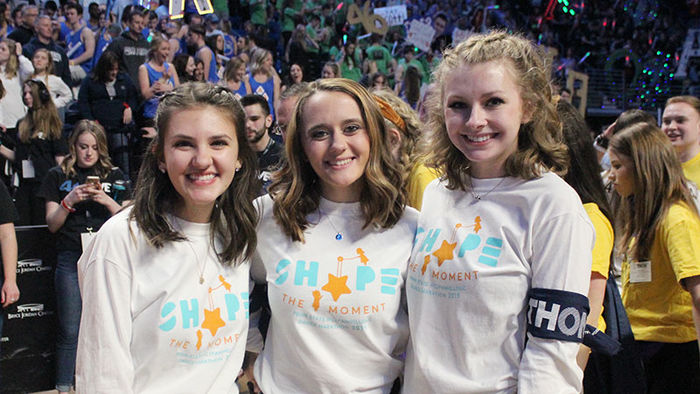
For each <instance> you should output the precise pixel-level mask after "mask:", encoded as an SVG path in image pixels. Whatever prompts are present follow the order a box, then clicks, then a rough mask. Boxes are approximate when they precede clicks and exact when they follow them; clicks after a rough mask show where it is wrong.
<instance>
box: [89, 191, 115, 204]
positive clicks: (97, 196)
mask: <svg viewBox="0 0 700 394" xmlns="http://www.w3.org/2000/svg"><path fill="white" fill-rule="evenodd" d="M85 192H86V193H87V194H88V196H89V197H88V198H89V199H91V200H92V201H94V202H96V203H98V204H101V205H104V206H109V205H108V204H109V203H110V202H112V201H114V200H113V199H112V198H111V197H110V196H108V195H107V193H105V191H104V190H102V188H101V187H100V188H95V187H88V188H86V189H85Z"/></svg>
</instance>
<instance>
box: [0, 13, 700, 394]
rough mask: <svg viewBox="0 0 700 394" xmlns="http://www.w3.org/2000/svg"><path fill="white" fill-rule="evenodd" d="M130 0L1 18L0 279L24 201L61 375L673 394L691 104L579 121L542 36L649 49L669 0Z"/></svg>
mask: <svg viewBox="0 0 700 394" xmlns="http://www.w3.org/2000/svg"><path fill="white" fill-rule="evenodd" d="M130 3H131V2H119V1H117V2H116V4H115V5H114V7H113V8H111V9H104V7H102V6H100V5H99V4H97V3H92V4H90V5H89V6H88V9H89V17H88V18H84V16H83V7H82V6H81V5H80V4H77V3H75V2H70V1H69V2H66V3H65V4H64V3H63V2H62V3H61V4H59V5H57V4H56V3H54V2H53V1H51V0H49V1H47V2H45V3H44V4H43V5H42V6H41V7H37V6H35V5H23V6H16V7H15V8H12V9H11V8H10V7H9V6H8V5H5V12H4V13H0V27H2V28H3V31H4V36H3V37H2V38H1V39H0V80H1V81H2V89H0V97H1V99H0V110H1V111H2V114H1V115H2V116H1V118H0V119H1V122H0V123H1V125H2V126H3V132H2V134H1V135H2V139H1V144H0V155H1V156H2V157H3V158H4V160H6V165H5V168H4V170H5V171H4V173H3V174H2V175H3V181H4V182H2V183H1V184H0V208H1V210H0V212H1V214H0V249H1V250H2V259H3V275H2V276H0V279H2V294H1V299H0V302H1V303H2V306H3V308H7V307H10V305H12V304H13V303H15V302H17V300H18V299H19V298H21V296H22V294H21V289H20V288H18V286H17V279H16V261H17V246H16V240H15V237H14V225H13V223H14V224H20V225H24V224H46V225H47V226H48V230H49V231H50V232H52V233H56V234H57V248H56V249H57V253H58V254H57V265H56V270H55V290H56V300H57V320H58V327H57V333H58V335H57V345H56V364H57V366H56V388H57V390H58V391H59V392H61V393H62V392H68V391H69V390H70V389H71V388H72V387H73V386H74V387H75V389H76V391H78V392H106V391H114V390H115V389H119V390H122V391H126V392H146V391H153V390H158V391H173V392H183V391H186V392H236V391H237V390H238V389H237V382H236V381H237V378H240V379H241V381H242V380H247V381H249V382H250V386H251V387H252V390H253V391H260V390H262V392H287V391H289V392H328V393H338V392H359V391H363V392H376V393H393V392H399V391H401V392H405V393H414V392H415V393H424V392H439V393H452V392H455V393H457V392H460V393H461V392H494V391H504V392H513V391H517V392H551V391H556V392H572V393H573V392H581V391H582V390H584V389H585V390H586V392H608V390H612V389H611V387H615V385H616V384H619V382H621V381H624V379H629V376H631V373H632V371H633V370H635V371H637V370H638V372H639V379H638V381H635V382H633V384H634V387H635V388H636V387H641V389H640V390H643V391H646V392H649V393H662V392H674V393H695V392H697V390H698V387H700V373H698V372H700V370H699V369H700V358H699V356H698V353H699V349H698V340H697V339H698V336H699V335H700V249H698V246H697V240H698V239H700V216H699V215H700V214H699V213H698V212H699V210H700V193H699V192H698V189H697V186H696V185H697V184H698V182H700V100H699V99H698V98H696V97H693V96H678V97H674V98H671V99H669V100H668V102H667V103H666V106H665V109H664V112H663V121H662V123H661V124H660V125H657V124H656V122H655V120H654V118H653V117H650V115H649V114H646V113H645V112H643V111H638V110H637V111H628V112H626V113H623V114H622V115H621V116H620V118H619V119H618V120H617V121H616V122H615V123H614V124H613V125H611V126H610V127H609V128H608V129H607V130H606V131H605V132H604V133H602V134H601V135H600V136H599V137H598V138H596V139H595V142H594V140H593V138H592V135H591V132H590V131H589V129H588V127H587V126H586V123H585V120H584V118H583V117H582V116H581V114H580V113H579V112H578V110H577V109H575V108H574V107H573V106H571V105H570V104H568V103H567V102H566V100H565V99H564V98H563V97H562V96H559V95H558V93H559V92H558V91H557V89H555V82H553V78H557V64H560V63H561V61H562V60H557V59H553V60H554V64H552V59H551V58H550V57H549V56H548V55H547V53H546V51H545V50H544V49H543V48H544V47H555V48H557V49H558V50H560V51H561V52H560V53H565V54H567V56H569V57H572V58H573V57H575V56H578V55H577V54H576V53H575V52H574V53H573V54H572V53H571V52H572V51H579V50H584V51H591V50H593V49H595V50H597V51H602V50H601V48H600V47H599V46H598V44H600V43H602V42H605V44H606V46H607V45H610V46H609V47H606V49H605V51H611V50H614V49H616V48H617V46H623V47H624V46H627V45H629V46H631V47H634V48H635V50H639V51H649V50H652V49H655V48H658V46H660V45H666V46H669V47H668V48H665V50H671V49H672V48H671V47H672V46H674V45H679V43H678V42H675V41H674V37H676V36H675V35H674V34H675V33H674V32H676V31H675V30H674V29H676V28H678V29H681V30H682V26H681V27H678V26H677V25H674V26H673V27H672V26H671V25H672V24H670V20H671V19H668V18H669V17H672V16H673V15H674V14H673V13H667V14H664V15H661V16H660V17H659V18H657V19H655V20H657V21H660V22H658V23H657V22H653V23H652V25H654V26H656V25H657V24H658V25H659V27H658V29H666V27H668V28H669V29H667V30H665V32H666V34H667V35H668V37H667V36H664V37H665V38H664V41H663V42H654V41H649V42H648V41H645V40H644V39H641V38H640V37H639V34H641V33H640V32H644V33H645V34H646V30H644V29H645V27H648V25H647V24H645V23H648V22H649V21H646V22H643V23H640V22H639V20H642V21H644V20H645V18H638V17H637V16H636V15H637V14H635V13H626V11H627V10H626V9H624V7H627V5H626V3H625V2H617V3H615V5H608V4H607V3H605V4H603V3H604V2H595V1H594V2H591V3H590V4H589V3H587V4H586V9H585V11H583V10H582V11H583V12H581V13H580V14H578V16H577V17H576V18H569V16H568V15H561V14H557V13H555V14H553V15H552V18H549V17H548V16H547V15H544V14H543V15H540V14H539V11H537V12H533V11H528V12H527V13H520V11H521V10H523V9H524V7H525V6H527V5H530V6H535V7H539V8H536V9H538V10H542V8H543V7H544V6H545V5H546V4H544V2H510V3H509V4H508V5H504V6H503V7H495V6H494V4H493V3H492V2H489V1H485V2H479V1H476V2H459V1H435V2H430V1H428V2H406V6H407V10H408V14H409V17H412V16H416V15H420V16H427V17H430V18H431V23H432V26H433V28H434V29H435V36H434V40H433V48H431V51H430V52H426V53H423V52H421V51H419V50H417V48H416V47H415V46H413V45H411V44H408V43H407V42H406V41H405V36H403V34H405V31H404V30H403V28H402V27H398V28H392V29H390V31H389V33H388V34H387V35H386V36H380V35H377V34H373V35H371V36H367V37H364V38H361V37H362V35H361V34H360V33H361V31H360V30H359V29H360V27H359V25H349V24H347V22H346V16H347V15H345V13H346V12H347V7H344V6H343V5H342V4H341V6H338V4H336V3H334V2H328V3H324V4H316V3H313V2H306V3H302V2H297V1H294V0H285V1H280V2H279V3H278V4H268V3H267V2H266V1H260V2H250V3H248V4H245V5H242V4H240V3H236V2H233V3H231V4H232V5H233V6H234V7H239V8H231V9H227V7H226V5H222V4H221V3H219V2H216V1H215V2H214V7H215V10H216V11H217V13H216V14H209V15H208V16H201V15H199V14H196V13H186V14H185V16H184V18H182V19H170V18H169V17H168V15H167V3H165V2H161V3H160V4H153V10H150V9H145V8H143V7H141V6H138V5H132V4H130ZM535 3H537V4H535ZM1 4H4V3H0V5H1ZM59 6H60V7H59ZM244 6H245V7H244ZM623 10H624V11H625V12H623ZM637 11H639V12H641V11H640V9H639V7H636V8H635V12H637ZM665 11H669V9H665ZM542 12H544V11H542ZM7 14H9V15H7ZM229 15H231V18H228V16H229ZM538 15H539V16H540V18H541V19H538ZM3 16H4V17H3ZM113 16H114V18H116V19H115V20H111V19H112V17H113ZM241 16H248V17H247V18H245V17H244V18H242V19H241ZM632 16H634V17H632ZM220 17H221V18H220ZM599 17H604V18H608V17H609V18H613V19H614V20H616V22H615V23H612V22H610V23H611V24H612V26H611V28H610V29H607V25H606V26H605V27H606V29H601V30H600V31H598V30H595V32H594V31H593V30H591V31H590V34H587V33H585V31H584V30H585V29H584V28H583V27H582V26H584V25H587V22H588V21H589V19H588V18H599ZM635 18H636V19H635ZM11 21H12V22H13V23H10V22H11ZM117 21H118V22H117ZM606 23H607V22H606ZM235 26H240V27H241V29H234V28H232V27H235ZM640 26H641V27H640ZM664 26H665V27H664ZM671 27H672V28H671ZM493 28H500V30H498V29H497V30H492V29H493ZM589 28H590V27H589ZM459 30H463V31H468V33H469V34H466V35H464V38H465V39H464V40H459V41H458V40H453V39H452V38H453V37H457V36H460V35H459V34H460V33H458V31H459ZM514 31H521V33H514ZM455 32H457V35H455ZM676 33H678V34H677V35H678V37H676V38H675V39H677V40H680V38H679V37H682V36H683V34H682V32H676ZM630 35H631V36H630ZM232 37H234V38H235V39H231V38H232ZM630 37H632V38H630ZM579 41H580V42H584V41H586V42H588V45H590V46H591V47H590V48H586V47H582V48H577V46H576V45H574V44H577V43H579ZM598 41H600V42H598ZM562 42H567V44H566V45H562V44H561V43H562ZM538 44H539V45H538ZM584 44H585V43H584ZM572 48H573V49H572ZM601 53H604V51H602V52H601ZM229 55H230V56H229ZM599 60H600V59H599V58H598V57H597V56H595V55H594V56H591V60H590V63H591V64H597V63H596V62H598V61H599ZM579 66H580V65H579V63H576V65H573V64H571V65H568V66H566V67H565V68H569V67H579ZM66 135H68V136H69V137H68V138H66V137H65V136H66ZM596 149H598V152H596ZM603 170H604V171H605V172H604V173H602V175H601V171H603ZM132 182H133V187H132ZM8 190H9V191H8ZM10 195H12V197H11V196H10ZM13 200H14V201H13ZM15 211H17V213H18V214H17V213H16V212H15ZM616 261H620V262H621V266H619V267H618V266H616ZM616 277H617V278H618V279H619V280H620V281H621V295H620V293H619V292H617V291H618V288H617V286H616V285H615V279H616ZM616 292H617V293H616ZM616 296H617V297H618V298H620V300H621V301H620V302H622V303H623V304H624V307H625V309H624V310H618V309H615V308H610V307H609V306H608V305H609V304H610V303H611V302H614V298H615V297H616ZM613 322H614V323H613ZM620 322H625V324H627V325H629V326H630V327H631V330H632V332H633V334H634V336H633V337H632V338H631V341H632V342H631V343H632V345H628V344H629V342H626V340H630V338H622V337H620V336H619V335H617V331H619V330H618V328H619V327H618V326H619V324H620ZM1 324H2V319H0V332H1V329H2V325H1ZM616 330H617V331H616ZM606 334H607V335H606ZM618 342H622V343H623V345H624V346H622V349H621V350H620V349H619V346H617V347H616V346H615V344H617V343H618ZM618 345H619V344H618ZM615 357H620V358H621V359H624V360H625V362H627V363H628V364H627V365H626V366H628V367H629V368H630V369H629V370H627V371H625V372H624V374H620V373H619V371H615V370H614V369H613V365H618V364H615V361H616V360H617V361H619V359H615ZM239 371H241V373H240V374H239ZM623 375H624V376H623ZM612 391H613V392H615V391H614V390H612Z"/></svg>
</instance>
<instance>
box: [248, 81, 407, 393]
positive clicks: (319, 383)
mask: <svg viewBox="0 0 700 394" xmlns="http://www.w3.org/2000/svg"><path fill="white" fill-rule="evenodd" d="M387 140H388V138H387V131H386V129H385V127H384V119H383V118H382V115H381V112H380V111H379V108H378V107H377V104H376V102H375V101H374V99H373V98H372V96H371V95H370V94H369V93H368V92H367V90H366V89H365V88H363V87H362V86H361V85H360V84H358V83H357V82H354V81H351V80H349V79H340V78H336V79H321V80H318V81H316V82H314V83H311V85H310V89H309V91H307V92H305V93H303V94H302V95H301V96H300V97H299V101H298V103H297V107H296V111H295V113H294V116H293V118H292V120H291V121H290V123H289V126H288V128H287V137H286V140H285V144H286V145H285V147H286V160H284V161H283V164H282V167H281V169H280V170H279V172H277V173H276V174H275V175H274V180H273V183H272V185H271V186H270V188H269V189H268V190H269V191H270V194H269V195H267V196H263V197H261V198H260V199H259V200H258V201H259V203H260V205H261V209H262V216H261V221H260V225H259V227H258V234H260V236H259V237H258V240H259V243H260V244H259V247H258V250H257V252H256V258H255V259H254V260H253V261H254V262H253V268H252V276H253V278H254V279H255V280H256V282H258V283H267V286H268V295H269V300H270V307H271V315H272V317H271V320H270V326H269V330H268V332H267V342H266V344H265V348H264V350H263V352H262V354H261V355H260V356H259V357H258V359H257V362H256V364H255V378H256V379H257V383H258V384H259V385H260V388H261V389H262V390H263V392H270V393H274V392H328V393H350V392H359V391H365V392H376V393H389V392H390V390H391V388H392V385H393V384H394V381H395V379H396V378H397V377H398V376H399V374H400V373H401V370H402V368H403V358H402V353H403V352H404V350H405V346H406V344H407V342H408V327H407V324H406V322H407V320H406V319H407V318H406V311H405V309H404V306H403V305H404V304H403V301H402V300H403V298H404V290H405V287H406V286H407V284H406V282H405V280H404V279H405V275H406V270H407V267H408V257H409V255H410V248H411V244H412V243H413V238H414V236H415V231H416V227H415V225H416V218H417V212H416V211H415V210H414V209H412V208H406V207H405V202H406V197H405V192H404V191H403V189H402V188H401V187H400V185H401V179H402V174H401V167H400V166H399V165H398V163H396V161H395V159H394V158H393V157H392V156H391V153H390V152H389V147H388V146H387Z"/></svg>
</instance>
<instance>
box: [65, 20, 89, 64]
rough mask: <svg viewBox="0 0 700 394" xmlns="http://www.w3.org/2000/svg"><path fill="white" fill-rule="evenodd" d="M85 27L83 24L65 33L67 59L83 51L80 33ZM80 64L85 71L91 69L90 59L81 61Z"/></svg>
mask: <svg viewBox="0 0 700 394" xmlns="http://www.w3.org/2000/svg"><path fill="white" fill-rule="evenodd" d="M85 28H86V27H85V26H82V27H81V28H80V29H78V30H76V31H72V30H70V31H69V33H68V34H66V55H67V56H68V59H70V60H73V59H75V58H77V57H78V56H80V55H82V54H83V53H85V44H84V43H83V41H82V40H81V39H80V33H82V32H83V29H85ZM80 66H81V67H82V68H83V70H85V72H86V73H89V72H90V70H91V69H92V61H86V62H83V63H81V64H80Z"/></svg>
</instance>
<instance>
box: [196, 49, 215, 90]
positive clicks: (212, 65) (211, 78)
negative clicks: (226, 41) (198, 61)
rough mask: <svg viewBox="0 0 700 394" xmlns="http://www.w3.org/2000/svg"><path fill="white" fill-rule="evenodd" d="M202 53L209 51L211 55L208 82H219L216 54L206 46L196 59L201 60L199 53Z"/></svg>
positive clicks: (198, 51) (199, 50)
mask: <svg viewBox="0 0 700 394" xmlns="http://www.w3.org/2000/svg"><path fill="white" fill-rule="evenodd" d="M201 51H209V52H210V53H211V61H210V62H209V78H207V81H209V82H211V83H217V82H219V76H218V75H217V74H216V71H217V70H216V54H214V51H212V50H211V49H209V47H208V46H206V45H205V46H203V47H201V48H199V49H198V50H197V54H196V55H195V57H197V58H199V53H200V52H201Z"/></svg>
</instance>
